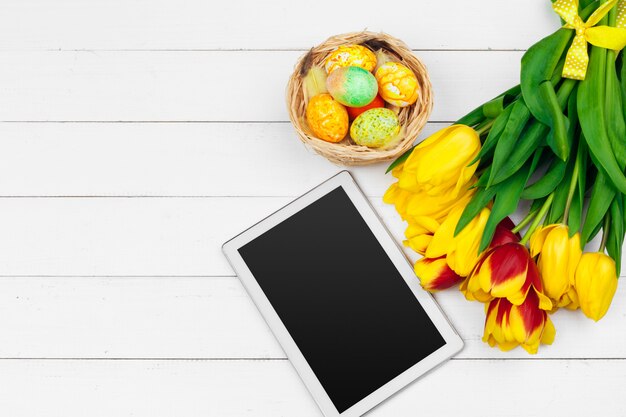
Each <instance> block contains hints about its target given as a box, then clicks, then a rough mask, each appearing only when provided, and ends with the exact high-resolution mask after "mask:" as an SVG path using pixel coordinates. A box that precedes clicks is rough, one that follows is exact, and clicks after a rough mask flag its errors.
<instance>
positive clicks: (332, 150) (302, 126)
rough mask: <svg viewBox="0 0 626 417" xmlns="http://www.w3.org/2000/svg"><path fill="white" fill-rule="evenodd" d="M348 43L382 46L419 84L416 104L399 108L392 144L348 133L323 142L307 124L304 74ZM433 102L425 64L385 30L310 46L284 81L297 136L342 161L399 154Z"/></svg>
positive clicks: (360, 161)
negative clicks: (359, 140) (378, 145)
mask: <svg viewBox="0 0 626 417" xmlns="http://www.w3.org/2000/svg"><path fill="white" fill-rule="evenodd" d="M347 44H360V45H364V46H366V47H368V48H370V49H371V50H373V51H374V52H375V51H378V50H379V49H383V50H384V51H385V52H387V53H389V54H390V55H392V56H393V57H394V58H395V59H396V60H397V62H401V63H402V64H404V65H406V66H407V67H409V68H411V70H413V72H414V73H415V75H416V76H417V80H418V82H419V84H420V96H419V98H418V100H417V102H416V103H415V104H413V105H411V106H409V107H404V108H401V109H399V112H398V118H399V119H400V123H401V125H402V126H403V129H402V131H401V135H402V137H401V138H400V139H399V140H398V142H397V144H396V146H395V147H393V148H386V149H375V148H368V147H366V146H360V145H357V144H356V143H354V141H352V139H351V138H350V135H348V136H347V137H346V138H345V139H344V140H342V141H341V142H338V143H330V142H326V141H324V140H322V139H318V138H316V137H315V135H314V134H313V133H312V132H311V129H310V128H309V127H308V125H307V122H306V119H305V111H306V102H305V99H304V89H303V78H304V76H305V75H306V74H307V72H308V70H309V68H311V66H312V65H322V63H323V62H324V60H325V59H326V56H327V55H328V54H329V53H330V52H332V51H334V50H335V49H336V48H337V47H338V46H340V45H347ZM432 106H433V98H432V87H431V84H430V79H429V78H428V72H427V70H426V67H425V66H424V64H422V62H421V61H420V60H419V59H418V58H417V57H416V56H415V55H413V53H412V52H411V50H410V49H409V47H408V46H407V45H406V44H405V43H404V42H402V41H400V40H399V39H396V38H394V37H392V36H389V35H387V34H385V33H373V32H354V33H346V34H343V35H337V36H332V37H330V38H328V39H327V40H326V41H325V42H324V43H322V44H321V45H319V46H316V47H314V48H312V49H311V50H310V51H309V52H307V53H306V54H304V55H303V56H302V57H301V58H300V59H299V60H298V62H297V63H296V66H295V69H294V72H293V74H292V75H291V77H290V79H289V83H288V84H287V108H288V110H289V117H290V119H291V122H292V123H293V125H294V127H295V129H296V132H297V133H298V136H299V137H300V139H301V140H302V142H304V143H305V144H306V145H307V146H309V147H311V148H313V150H315V152H317V153H318V154H320V155H322V156H324V157H326V158H327V159H328V160H330V161H331V162H333V163H336V164H341V165H368V164H374V163H377V162H381V161H388V160H391V159H394V158H396V157H398V156H399V155H401V154H402V153H404V152H405V151H406V150H408V149H409V148H410V147H411V145H412V144H413V142H414V141H415V139H416V138H417V136H418V135H419V133H420V131H421V130H422V128H423V127H424V125H426V121H427V120H428V117H429V116H430V112H431V110H432Z"/></svg>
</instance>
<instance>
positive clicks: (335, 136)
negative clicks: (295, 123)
mask: <svg viewBox="0 0 626 417" xmlns="http://www.w3.org/2000/svg"><path fill="white" fill-rule="evenodd" d="M306 121H307V123H308V124H309V127H310V128H311V130H312V131H313V133H314V134H315V136H316V137H318V138H320V139H322V140H325V141H327V142H340V141H341V140H342V139H343V138H345V137H346V135H347V134H348V125H349V120H348V112H347V111H346V108H345V107H344V106H342V105H341V104H340V103H339V102H338V101H335V99H333V98H332V96H331V95H330V94H326V93H324V94H318V95H316V96H315V97H313V98H312V99H311V100H310V101H309V104H308V105H307V108H306Z"/></svg>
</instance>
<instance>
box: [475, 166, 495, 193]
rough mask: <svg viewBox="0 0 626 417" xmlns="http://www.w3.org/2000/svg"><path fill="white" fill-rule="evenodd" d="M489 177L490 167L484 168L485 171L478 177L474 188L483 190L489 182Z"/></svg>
mask: <svg viewBox="0 0 626 417" xmlns="http://www.w3.org/2000/svg"><path fill="white" fill-rule="evenodd" d="M490 175H491V165H489V166H488V167H487V168H485V171H484V172H483V173H482V174H481V175H480V177H479V178H478V181H477V182H476V184H475V185H474V188H485V187H486V186H487V183H488V182H489V176H490Z"/></svg>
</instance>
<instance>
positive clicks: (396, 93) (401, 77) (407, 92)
mask: <svg viewBox="0 0 626 417" xmlns="http://www.w3.org/2000/svg"><path fill="white" fill-rule="evenodd" d="M376 81H378V93H379V94H380V95H381V97H382V98H383V99H384V100H385V101H386V102H387V103H389V104H393V105H394V106H398V107H407V106H410V105H411V104H413V103H415V102H416V101H417V98H418V97H419V94H420V86H419V83H418V81H417V77H416V76H415V73H414V72H413V71H411V69H410V68H408V67H406V66H405V65H402V64H400V63H398V62H387V63H385V64H383V65H381V66H380V67H379V68H378V69H377V70H376Z"/></svg>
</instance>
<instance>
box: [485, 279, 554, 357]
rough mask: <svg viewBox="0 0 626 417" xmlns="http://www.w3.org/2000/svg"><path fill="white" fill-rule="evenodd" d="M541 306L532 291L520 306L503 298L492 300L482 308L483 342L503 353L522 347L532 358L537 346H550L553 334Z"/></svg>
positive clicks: (537, 295) (537, 296) (550, 324)
mask: <svg viewBox="0 0 626 417" xmlns="http://www.w3.org/2000/svg"><path fill="white" fill-rule="evenodd" d="M540 303H541V301H540V297H539V294H538V293H537V292H536V291H535V290H531V291H529V292H528V294H527V296H526V298H525V299H524V301H523V302H522V303H521V304H520V305H515V304H512V303H511V302H510V301H509V300H507V299H506V298H494V299H493V300H492V301H491V302H489V304H486V305H485V310H486V313H487V318H486V319H485V332H484V335H483V341H484V342H487V343H489V346H491V347H495V346H498V347H499V348H500V350H503V351H508V350H511V349H513V348H515V347H517V346H521V347H522V348H524V349H525V350H526V351H527V352H528V353H531V354H535V353H537V349H538V348H539V344H540V343H542V344H546V345H550V344H552V342H553V341H554V336H555V334H556V330H555V328H554V325H553V324H552V321H551V320H550V317H548V314H547V313H546V311H545V310H544V309H542V308H541V306H540Z"/></svg>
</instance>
